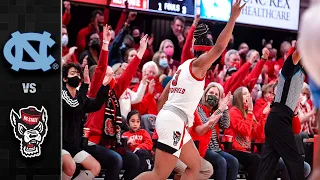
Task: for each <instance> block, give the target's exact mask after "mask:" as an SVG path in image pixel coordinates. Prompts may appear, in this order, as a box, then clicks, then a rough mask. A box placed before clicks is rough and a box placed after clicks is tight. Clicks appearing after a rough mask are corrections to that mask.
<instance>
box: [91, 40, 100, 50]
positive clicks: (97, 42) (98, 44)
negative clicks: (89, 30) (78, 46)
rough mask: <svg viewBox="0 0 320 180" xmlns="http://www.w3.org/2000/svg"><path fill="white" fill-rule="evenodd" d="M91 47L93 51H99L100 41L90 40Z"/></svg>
mask: <svg viewBox="0 0 320 180" xmlns="http://www.w3.org/2000/svg"><path fill="white" fill-rule="evenodd" d="M91 47H92V48H94V49H100V39H97V38H95V39H92V40H91Z"/></svg>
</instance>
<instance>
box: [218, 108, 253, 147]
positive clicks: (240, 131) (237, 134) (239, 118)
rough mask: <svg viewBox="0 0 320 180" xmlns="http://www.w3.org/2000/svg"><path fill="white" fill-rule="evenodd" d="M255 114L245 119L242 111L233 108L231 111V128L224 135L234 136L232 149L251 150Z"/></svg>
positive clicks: (248, 115)
mask: <svg viewBox="0 0 320 180" xmlns="http://www.w3.org/2000/svg"><path fill="white" fill-rule="evenodd" d="M252 117H253V114H247V118H245V117H244V116H243V115H242V113H241V111H240V110H239V109H238V108H236V107H232V108H231V109H230V127H229V128H228V129H226V130H225V132H224V134H226V135H231V136H232V149H233V150H237V151H244V152H248V151H250V149H251V132H252V130H253V120H252Z"/></svg>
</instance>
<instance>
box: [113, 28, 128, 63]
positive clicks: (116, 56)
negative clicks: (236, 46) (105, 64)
mask: <svg viewBox="0 0 320 180" xmlns="http://www.w3.org/2000/svg"><path fill="white" fill-rule="evenodd" d="M127 33H128V29H127V28H123V29H122V30H121V31H120V32H119V33H118V34H117V35H116V37H115V38H114V40H113V43H112V44H111V45H110V50H109V66H113V65H114V64H116V63H117V62H116V60H117V59H119V58H120V57H119V56H121V53H120V51H119V49H120V47H121V45H122V42H123V40H124V37H125V35H126V34H127Z"/></svg>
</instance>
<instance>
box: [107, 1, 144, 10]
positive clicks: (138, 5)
mask: <svg viewBox="0 0 320 180" xmlns="http://www.w3.org/2000/svg"><path fill="white" fill-rule="evenodd" d="M124 2H125V0H112V1H111V3H110V6H117V7H119V6H120V7H125V5H124ZM128 3H129V8H133V9H148V0H128Z"/></svg>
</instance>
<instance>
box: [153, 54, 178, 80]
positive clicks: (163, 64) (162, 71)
mask: <svg viewBox="0 0 320 180" xmlns="http://www.w3.org/2000/svg"><path fill="white" fill-rule="evenodd" d="M152 61H153V62H155V63H156V64H157V66H158V69H159V72H158V74H157V77H158V78H159V82H160V83H162V82H163V80H164V78H166V77H167V76H172V75H173V74H174V73H173V72H172V70H171V69H170V67H169V63H168V59H167V55H166V53H165V52H163V51H158V52H156V53H155V54H154V56H153V58H152Z"/></svg>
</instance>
